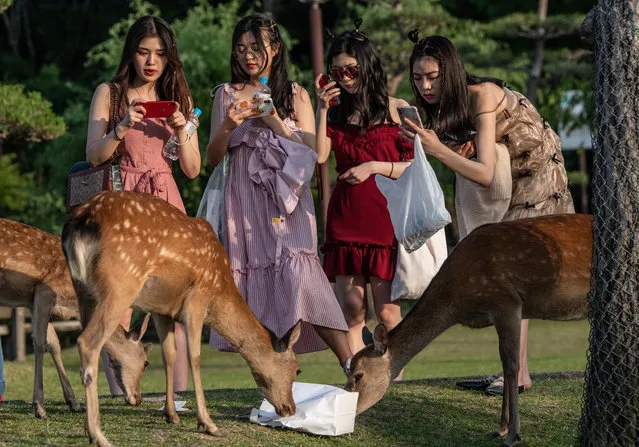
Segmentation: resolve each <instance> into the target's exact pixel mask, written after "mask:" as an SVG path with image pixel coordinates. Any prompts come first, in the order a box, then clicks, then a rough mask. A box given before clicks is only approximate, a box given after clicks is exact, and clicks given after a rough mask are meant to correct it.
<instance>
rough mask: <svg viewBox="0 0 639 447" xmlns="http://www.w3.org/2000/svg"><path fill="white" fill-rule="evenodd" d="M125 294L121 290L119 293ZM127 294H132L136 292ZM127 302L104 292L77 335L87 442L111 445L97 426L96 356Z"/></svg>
mask: <svg viewBox="0 0 639 447" xmlns="http://www.w3.org/2000/svg"><path fill="white" fill-rule="evenodd" d="M105 295H106V294H105ZM126 295H127V294H121V295H120V296H126ZM128 295H129V296H133V297H134V296H135V294H128ZM109 298H111V299H109ZM79 299H80V298H79ZM130 304H131V303H130V302H129V301H128V300H119V299H118V296H117V295H115V296H113V295H111V296H103V297H102V301H101V302H100V303H99V304H98V306H97V307H96V308H95V312H94V314H93V315H92V316H91V318H90V320H89V322H88V324H87V325H86V327H85V328H84V331H82V334H80V337H78V351H79V352H80V361H81V365H82V371H81V375H82V382H83V383H84V389H85V393H86V406H87V419H86V424H85V429H86V431H87V432H88V434H89V442H91V443H96V444H97V445H99V446H100V447H110V446H111V445H112V444H111V443H110V442H109V441H108V440H107V438H106V437H105V436H104V433H102V430H101V428H100V404H99V401H98V360H99V358H100V350H101V349H102V347H103V346H104V343H105V342H106V341H107V339H108V338H109V337H110V336H111V334H113V332H114V331H115V329H116V328H117V326H118V324H119V323H120V317H121V316H122V314H123V313H124V312H125V311H126V310H127V308H128V307H129V305H130Z"/></svg>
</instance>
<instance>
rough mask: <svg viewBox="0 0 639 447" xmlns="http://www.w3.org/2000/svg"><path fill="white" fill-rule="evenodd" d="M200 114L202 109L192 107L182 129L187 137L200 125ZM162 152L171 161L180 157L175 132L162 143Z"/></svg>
mask: <svg viewBox="0 0 639 447" xmlns="http://www.w3.org/2000/svg"><path fill="white" fill-rule="evenodd" d="M201 114H202V111H201V110H200V109H198V108H197V107H196V108H194V109H193V112H191V115H190V116H189V120H188V121H187V122H186V125H185V126H184V130H186V134H187V135H188V138H191V135H193V134H194V133H195V131H196V130H197V128H198V126H199V125H200V115H201ZM162 154H163V155H164V156H165V157H166V158H168V159H170V160H173V161H175V160H177V159H178V158H180V149H179V147H178V139H177V134H175V133H173V135H171V138H169V141H167V142H166V144H165V145H164V149H163V150H162Z"/></svg>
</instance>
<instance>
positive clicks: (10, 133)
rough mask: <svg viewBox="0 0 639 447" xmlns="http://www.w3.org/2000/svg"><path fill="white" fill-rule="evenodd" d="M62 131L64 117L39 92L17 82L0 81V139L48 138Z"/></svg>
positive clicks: (30, 139) (55, 136)
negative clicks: (8, 83)
mask: <svg viewBox="0 0 639 447" xmlns="http://www.w3.org/2000/svg"><path fill="white" fill-rule="evenodd" d="M65 131H66V127H65V125H64V120H63V119H62V118H61V117H58V116H56V115H55V114H54V113H53V112H52V111H51V103H50V102H49V101H47V100H46V99H44V98H43V97H42V95H41V94H40V93H39V92H34V91H32V92H28V93H25V92H24V86H23V85H20V84H15V85H2V84H0V139H16V140H27V141H41V140H51V139H53V138H57V137H59V136H60V135H63V134H64V132H65Z"/></svg>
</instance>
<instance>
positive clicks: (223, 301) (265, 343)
mask: <svg viewBox="0 0 639 447" xmlns="http://www.w3.org/2000/svg"><path fill="white" fill-rule="evenodd" d="M62 245H63V248H64V252H65V255H66V256H67V262H68V264H69V268H70V271H71V277H72V278H73V283H74V286H75V290H76V292H77V294H78V299H79V300H80V303H82V302H93V303H95V305H94V306H93V309H92V310H91V312H90V315H88V323H87V325H86V327H85V329H84V331H83V332H82V334H81V335H80V337H79V339H78V349H79V351H80V358H81V363H82V378H83V381H84V385H85V390H86V402H87V430H88V434H89V438H90V441H91V442H96V443H97V444H98V445H100V446H108V445H110V444H109V441H108V440H107V439H106V437H105V436H104V434H103V433H102V431H101V429H100V415H99V407H98V400H97V383H96V374H97V369H98V353H99V351H100V348H101V346H102V344H103V343H104V341H105V340H106V338H107V337H108V336H109V335H110V333H111V332H112V331H113V329H114V328H115V327H116V325H117V322H118V320H119V318H120V315H121V314H122V313H123V312H124V311H125V310H126V309H127V308H128V307H129V306H133V307H136V308H139V309H141V310H143V311H145V312H151V313H152V314H153V318H154V322H155V325H156V329H157V331H158V335H159V337H160V340H161V343H162V356H163V359H164V364H165V370H166V403H165V406H164V408H165V409H164V415H165V418H166V420H167V422H172V423H178V422H179V418H178V416H177V413H176V412H175V406H174V401H173V364H174V361H175V341H174V335H173V328H174V321H179V322H181V323H182V324H183V325H184V328H185V331H186V336H187V347H188V355H189V361H190V364H191V374H192V376H193V384H194V387H195V399H196V403H197V421H198V429H199V428H200V427H201V426H203V427H204V430H205V432H206V433H208V434H211V435H217V434H218V433H216V432H217V430H218V429H217V427H216V426H215V424H213V422H212V421H211V418H210V416H209V414H208V411H207V409H206V402H205V400H204V392H203V390H202V383H201V379H200V345H201V337H202V326H203V325H204V324H206V325H208V326H210V327H212V328H213V329H215V330H216V331H217V332H219V333H220V334H221V335H222V336H223V337H224V338H226V340H227V341H229V343H230V344H231V345H232V346H233V347H234V348H235V349H237V350H238V351H239V353H240V354H241V355H242V356H243V357H244V359H245V360H246V361H247V363H248V365H249V367H250V369H251V372H252V374H253V377H254V379H255V382H256V383H257V385H258V387H259V389H260V391H261V392H262V394H263V395H264V396H265V397H266V398H267V399H268V400H269V401H270V402H271V403H272V404H273V406H274V407H275V409H276V411H277V413H278V414H280V415H282V416H290V415H292V414H294V413H295V402H294V401H293V393H292V383H293V380H294V379H295V377H296V375H297V374H298V373H299V369H298V365H297V360H296V358H295V354H294V352H293V344H294V343H295V342H296V341H297V339H298V337H299V335H300V330H301V322H300V323H298V324H297V325H296V326H295V327H294V328H292V329H291V331H289V333H288V334H286V335H285V336H284V337H283V338H282V339H281V340H278V339H276V338H275V336H274V335H273V334H272V333H271V332H270V331H268V330H267V329H265V328H264V327H263V326H262V325H261V324H260V323H259V321H258V320H257V318H256V317H255V315H254V314H253V313H252V312H251V309H250V308H249V307H248V305H247V304H246V302H245V301H244V299H243V298H242V296H241V295H240V293H239V291H238V289H237V287H236V286H235V282H234V281H233V277H232V276H231V270H230V266H229V262H228V259H227V257H226V254H225V252H224V248H223V247H222V244H221V243H220V241H219V240H218V238H217V236H216V235H215V232H214V231H213V229H212V228H211V225H210V224H209V223H208V222H207V221H206V220H204V219H197V218H191V217H188V216H186V215H184V214H183V213H182V212H181V211H180V210H178V209H177V208H175V207H174V206H172V205H170V204H169V203H167V202H166V201H164V200H162V199H160V198H157V197H154V196H152V195H150V194H140V193H135V192H128V191H117V192H116V191H111V192H104V193H101V194H98V195H96V196H95V197H93V198H92V199H91V200H90V201H88V202H87V203H85V204H83V205H81V206H80V207H79V208H78V209H77V211H76V212H75V213H74V214H73V215H72V216H71V217H70V219H69V220H68V221H67V223H66V224H65V226H64V230H63V232H62Z"/></svg>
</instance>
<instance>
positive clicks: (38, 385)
mask: <svg viewBox="0 0 639 447" xmlns="http://www.w3.org/2000/svg"><path fill="white" fill-rule="evenodd" d="M0 305H3V306H8V307H27V308H29V309H30V310H31V318H32V327H33V350H34V357H35V375H34V381H33V409H34V413H35V416H36V417H37V418H42V417H45V416H46V411H45V409H44V391H43V384H42V361H43V356H44V352H45V351H49V352H50V353H51V357H53V362H54V364H55V367H56V369H57V370H58V376H59V377H60V383H61V384H62V393H63V394H64V400H65V401H66V403H67V405H69V408H70V409H71V411H73V412H76V411H81V408H80V405H78V402H77V401H76V398H75V394H74V393H73V389H72V388H71V385H70V384H69V380H68V379H67V375H66V372H65V369H64V365H63V363H62V356H61V349H60V341H59V340H58V336H57V335H56V332H55V329H54V327H53V324H51V323H50V320H51V318H52V317H56V318H59V319H64V320H67V319H78V318H79V317H80V312H79V310H78V300H77V299H76V296H75V292H74V290H73V285H72V284H71V277H70V275H69V270H68V268H67V264H66V262H65V259H64V255H63V254H62V247H61V244H60V238H59V237H56V236H53V235H51V234H49V233H46V232H44V231H42V230H39V229H37V228H34V227H30V226H28V225H25V224H22V223H19V222H15V221H12V220H9V219H0ZM147 321H148V319H147ZM141 335H142V334H141V333H139V332H126V331H125V330H124V328H123V327H122V326H119V327H118V330H117V331H116V332H115V333H114V335H113V337H112V338H111V339H110V340H109V342H108V343H107V346H106V348H105V349H106V350H107V352H108V353H109V357H110V359H111V363H112V364H113V365H114V366H115V370H116V379H117V381H118V382H119V384H120V386H121V388H122V389H123V390H124V393H125V396H126V399H127V401H128V402H129V403H132V402H136V401H137V404H139V403H140V402H139V400H140V399H141V393H140V376H141V375H142V372H143V371H144V368H145V365H146V364H147V362H146V358H147V357H146V352H147V351H148V349H149V347H150V345H148V346H147V347H144V346H142V344H141V343H140V342H139V339H140V338H141Z"/></svg>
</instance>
